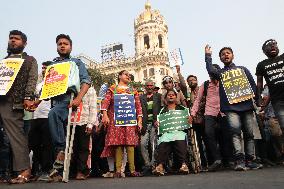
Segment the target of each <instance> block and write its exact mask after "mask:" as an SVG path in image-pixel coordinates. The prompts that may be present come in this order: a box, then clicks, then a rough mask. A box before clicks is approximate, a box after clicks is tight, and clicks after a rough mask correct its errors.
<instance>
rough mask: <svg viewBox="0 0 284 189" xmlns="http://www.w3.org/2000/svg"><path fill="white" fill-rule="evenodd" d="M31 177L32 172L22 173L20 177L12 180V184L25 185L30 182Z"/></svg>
mask: <svg viewBox="0 0 284 189" xmlns="http://www.w3.org/2000/svg"><path fill="white" fill-rule="evenodd" d="M30 177H31V170H30V169H26V170H25V171H23V172H21V174H19V175H18V177H16V178H14V179H11V180H10V184H25V183H27V182H29V181H30Z"/></svg>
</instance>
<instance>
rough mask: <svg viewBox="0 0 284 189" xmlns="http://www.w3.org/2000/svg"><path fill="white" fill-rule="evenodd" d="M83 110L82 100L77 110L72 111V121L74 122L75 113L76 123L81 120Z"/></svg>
mask: <svg viewBox="0 0 284 189" xmlns="http://www.w3.org/2000/svg"><path fill="white" fill-rule="evenodd" d="M82 111H83V103H82V102H81V103H80V105H79V106H78V107H77V111H72V113H71V123H74V119H75V114H77V119H76V123H79V122H80V120H81V114H82Z"/></svg>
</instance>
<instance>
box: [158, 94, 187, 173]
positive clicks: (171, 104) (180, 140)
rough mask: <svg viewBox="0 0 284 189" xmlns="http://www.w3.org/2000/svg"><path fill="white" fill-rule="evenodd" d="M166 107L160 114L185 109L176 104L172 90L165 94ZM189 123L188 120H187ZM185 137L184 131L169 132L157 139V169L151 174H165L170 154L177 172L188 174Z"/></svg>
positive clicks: (175, 95) (175, 97) (175, 96)
mask: <svg viewBox="0 0 284 189" xmlns="http://www.w3.org/2000/svg"><path fill="white" fill-rule="evenodd" d="M165 95H166V99H165V100H166V102H167V103H166V104H167V105H166V106H165V107H163V109H162V110H161V114H163V113H167V112H168V111H171V110H184V109H185V107H183V106H181V105H178V104H176V102H177V93H176V91H175V90H173V89H169V90H167V92H166V94H165ZM188 121H189V122H190V120H188ZM186 135H187V133H186V132H184V131H179V130H176V131H169V132H165V133H164V134H162V136H160V137H159V141H158V143H159V146H158V157H157V167H156V168H155V170H154V171H153V174H156V175H159V176H162V175H164V174H165V165H166V163H167V160H168V158H169V155H170V153H171V152H173V153H174V156H175V157H176V158H175V159H176V160H177V161H178V162H177V163H178V166H179V167H180V168H179V172H180V173H184V174H188V173H189V169H188V167H187V165H186V162H187V160H186V154H187V144H186Z"/></svg>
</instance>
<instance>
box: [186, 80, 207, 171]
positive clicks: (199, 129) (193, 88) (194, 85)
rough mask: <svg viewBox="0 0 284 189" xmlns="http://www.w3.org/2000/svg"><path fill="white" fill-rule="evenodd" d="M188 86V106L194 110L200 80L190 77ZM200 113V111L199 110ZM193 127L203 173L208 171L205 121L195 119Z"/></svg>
mask: <svg viewBox="0 0 284 189" xmlns="http://www.w3.org/2000/svg"><path fill="white" fill-rule="evenodd" d="M186 81H187V83H188V86H189V90H188V91H189V92H188V101H187V103H188V105H189V108H190V110H191V109H192V108H193V104H194V101H195V99H196V98H197V95H198V91H199V87H198V80H197V77H196V76H195V75H189V76H188V77H187V79H186ZM198 111H200V110H198ZM195 118H197V116H195ZM192 127H193V129H194V131H195V132H196V139H197V144H198V148H199V153H200V159H201V166H202V167H201V171H207V164H208V163H207V158H206V155H205V149H204V145H203V143H204V144H205V141H204V140H205V127H204V120H200V119H194V120H193V122H192Z"/></svg>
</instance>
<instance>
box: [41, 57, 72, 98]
mask: <svg viewBox="0 0 284 189" xmlns="http://www.w3.org/2000/svg"><path fill="white" fill-rule="evenodd" d="M70 69H71V63H70V62H63V63H58V64H53V65H50V66H48V67H47V68H46V72H45V76H44V85H43V87H42V92H41V95H40V100H44V99H48V98H51V97H55V96H58V95H61V94H64V93H66V91H67V89H68V81H69V74H70Z"/></svg>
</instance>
